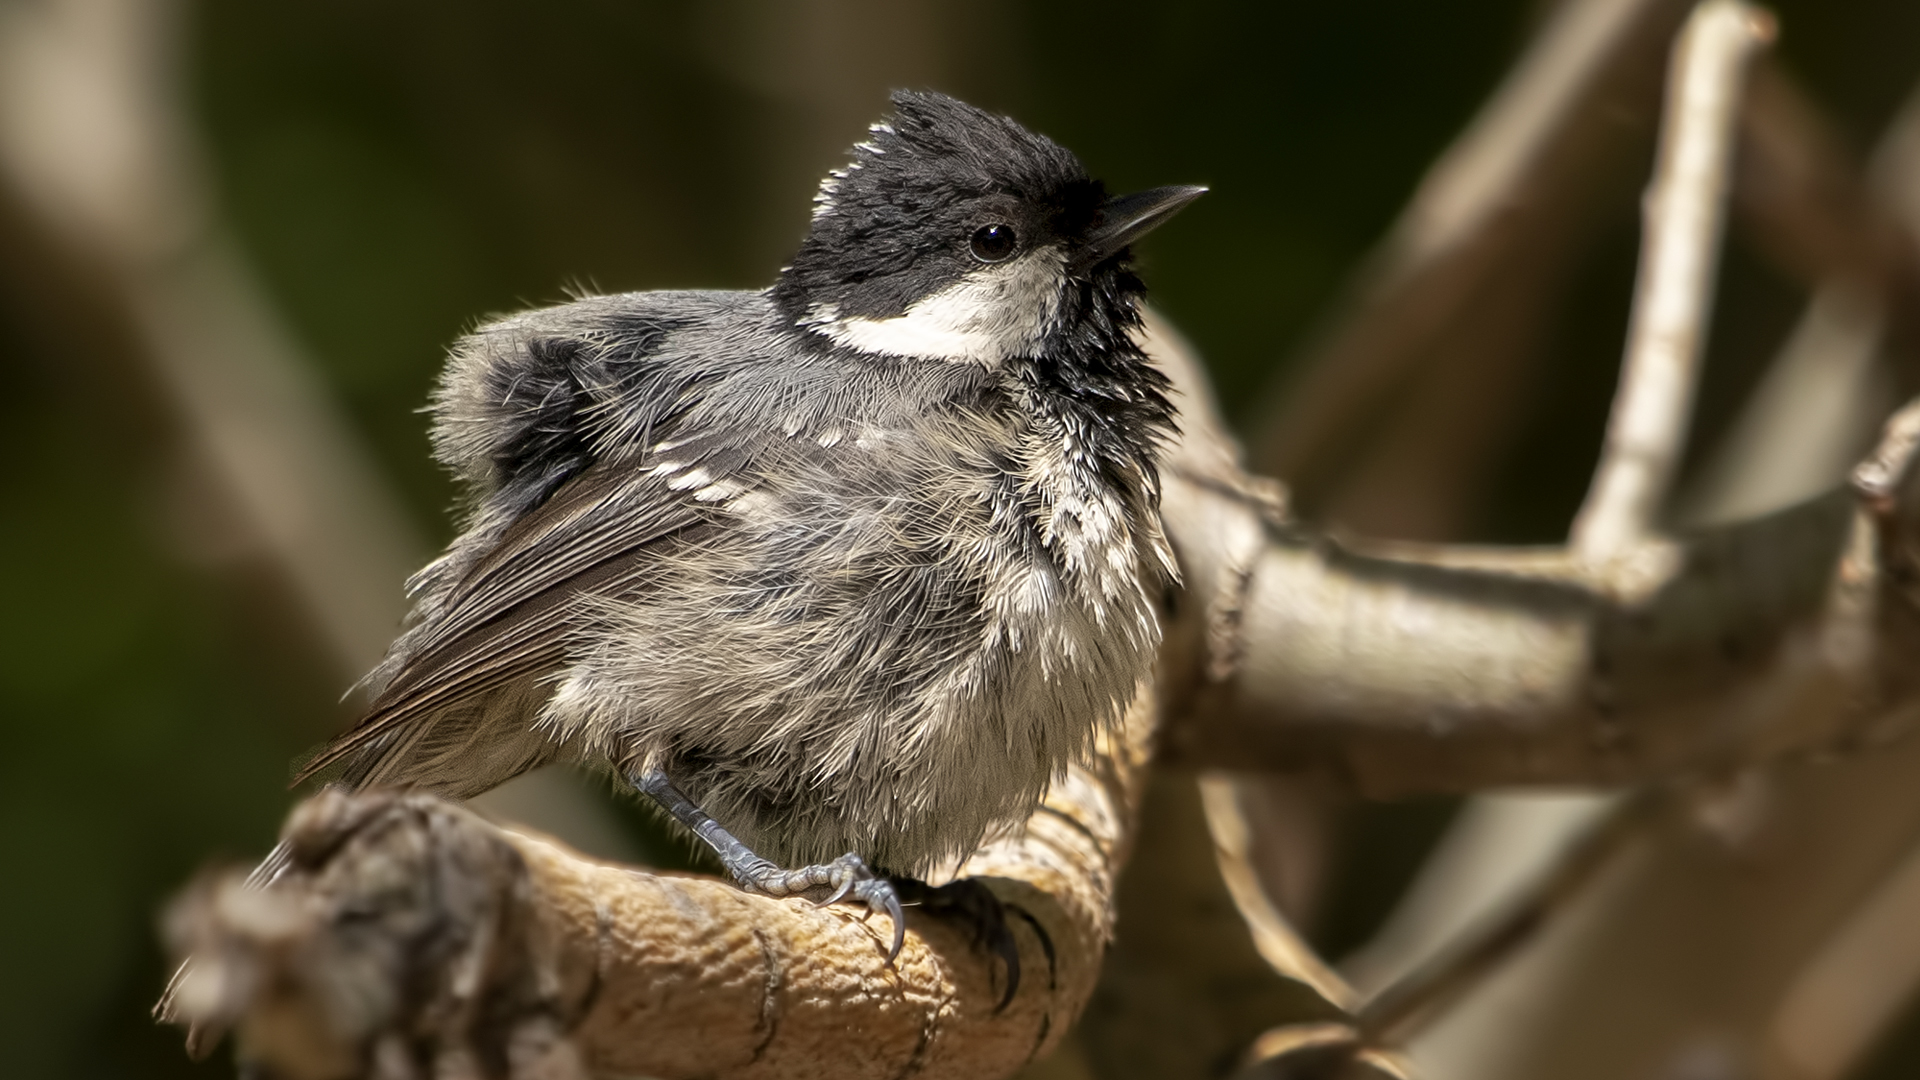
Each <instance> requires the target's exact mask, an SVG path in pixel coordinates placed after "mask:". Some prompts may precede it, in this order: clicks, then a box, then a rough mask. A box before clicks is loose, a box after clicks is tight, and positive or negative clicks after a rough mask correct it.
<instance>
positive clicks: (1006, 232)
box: [973, 224, 1020, 263]
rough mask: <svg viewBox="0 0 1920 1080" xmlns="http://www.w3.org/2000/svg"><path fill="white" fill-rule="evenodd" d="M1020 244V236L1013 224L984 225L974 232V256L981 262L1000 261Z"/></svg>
mask: <svg viewBox="0 0 1920 1080" xmlns="http://www.w3.org/2000/svg"><path fill="white" fill-rule="evenodd" d="M1019 246H1020V238H1019V237H1018V236H1015V235H1014V233H1013V226H1011V225H1000V224H994V225H982V226H980V227H979V228H978V229H976V230H974V233H973V257H974V258H976V259H979V260H980V261H981V262H988V263H996V262H1000V261H1002V260H1004V259H1006V258H1007V256H1009V255H1012V254H1013V249H1014V248H1016V247H1019Z"/></svg>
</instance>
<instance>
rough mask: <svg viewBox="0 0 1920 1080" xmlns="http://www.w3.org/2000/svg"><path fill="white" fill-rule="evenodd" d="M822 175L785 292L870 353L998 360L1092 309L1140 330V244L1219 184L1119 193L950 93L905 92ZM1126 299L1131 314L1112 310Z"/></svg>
mask: <svg viewBox="0 0 1920 1080" xmlns="http://www.w3.org/2000/svg"><path fill="white" fill-rule="evenodd" d="M893 104H894V110H895V111H894V114H893V115H892V116H891V117H889V118H888V119H886V120H884V121H882V122H880V123H878V124H875V125H873V127H872V128H871V130H870V133H869V135H870V137H869V138H868V139H867V141H865V142H862V143H860V144H859V145H857V146H856V147H855V148H854V159H853V161H852V162H851V163H850V164H848V165H847V166H846V167H845V168H844V169H839V170H836V171H835V172H833V173H832V174H831V175H829V176H828V177H827V179H826V180H825V181H823V182H822V183H821V185H820V194H819V195H818V196H817V197H816V199H815V203H816V205H815V209H814V213H813V226H812V229H811V230H810V231H809V232H808V234H807V238H806V240H805V241H804V242H803V243H802V244H801V245H800V250H799V252H798V253H797V254H796V255H795V256H794V259H793V263H792V265H790V266H788V267H787V268H786V269H785V270H783V271H782V272H781V275H780V281H779V283H778V284H777V285H775V286H774V291H773V296H774V300H775V302H776V303H777V304H778V305H779V306H780V309H781V310H782V311H783V312H784V313H785V314H786V315H787V316H788V317H789V318H791V319H792V320H793V321H794V323H795V324H796V325H797V326H799V327H801V328H803V329H805V330H808V331H810V332H813V333H816V334H820V335H822V336H824V337H826V338H828V339H830V340H832V341H834V342H836V343H838V344H841V345H844V346H847V347H850V348H854V349H857V350H860V351H862V352H868V353H876V354H886V355H895V356H909V357H920V358H925V359H937V360H950V361H956V362H974V363H980V364H984V365H987V366H990V367H991V366H997V365H999V364H1001V363H1003V362H1005V361H1006V360H1008V359H1010V358H1013V357H1019V356H1039V355H1044V354H1046V353H1047V351H1048V349H1049V341H1050V339H1052V338H1054V337H1056V336H1057V335H1064V336H1068V337H1070V336H1072V335H1073V334H1074V333H1075V332H1076V327H1075V325H1074V323H1075V322H1076V321H1083V320H1087V319H1092V320H1096V321H1101V322H1105V323H1108V324H1110V325H1111V324H1116V323H1117V324H1119V325H1122V326H1125V325H1131V322H1132V316H1133V313H1132V305H1133V302H1134V297H1135V296H1136V295H1137V294H1138V292H1139V284H1138V282H1137V280H1136V279H1134V278H1133V276H1132V274H1131V273H1130V272H1129V271H1128V270H1127V268H1126V265H1125V264H1126V256H1127V250H1128V245H1129V244H1130V243H1132V242H1133V241H1134V240H1135V239H1138V238H1139V237H1140V236H1142V235H1143V234H1145V233H1146V232H1147V231H1148V230H1149V229H1152V228H1153V227H1154V226H1155V225H1158V224H1160V223H1161V222H1163V221H1165V220H1166V219H1167V218H1169V217H1171V216H1173V214H1174V213H1175V212H1176V211H1178V210H1179V209H1180V208H1181V207H1183V206H1185V205H1186V204H1187V203H1189V202H1192V201H1193V200H1194V198H1196V197H1197V196H1199V195H1200V193H1201V192H1203V191H1205V190H1206V189H1205V188H1200V187H1166V188H1156V189H1154V190H1152V191H1145V192H1141V193H1139V194H1135V195H1124V196H1120V197H1117V198H1109V197H1108V196H1107V193H1106V189H1105V188H1104V187H1103V186H1102V185H1101V183H1100V182H1099V181H1098V180H1093V179H1091V178H1089V177H1088V176H1087V173H1086V170H1085V169H1084V168H1082V167H1081V165H1080V162H1079V160H1078V159H1077V158H1075V157H1074V156H1073V155H1072V154H1071V153H1069V152H1067V151H1066V150H1064V149H1062V148H1061V147H1059V146H1057V145H1055V144H1054V143H1053V142H1052V141H1050V140H1048V139H1046V138H1044V137H1042V136H1039V135H1035V134H1033V133H1032V132H1030V131H1027V130H1026V129H1025V128H1022V127H1021V126H1020V125H1018V124H1016V123H1014V122H1013V121H1012V120H1009V119H1007V118H1005V117H1000V116H994V115H993V114H991V113H987V112H983V111H982V110H980V109H976V108H974V107H973V106H971V105H967V104H965V103H963V102H959V101H956V100H954V99H953V98H950V97H947V96H945V95H942V94H934V93H920V92H910V91H899V92H896V93H895V94H894V95H893ZM1114 305H1123V306H1125V308H1126V310H1125V311H1123V312H1113V311H1103V310H1098V309H1100V308H1102V307H1112V306H1114Z"/></svg>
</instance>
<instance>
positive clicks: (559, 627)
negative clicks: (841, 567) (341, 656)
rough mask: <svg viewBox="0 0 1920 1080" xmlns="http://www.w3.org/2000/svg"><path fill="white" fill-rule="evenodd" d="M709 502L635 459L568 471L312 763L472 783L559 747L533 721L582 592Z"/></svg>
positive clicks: (648, 556) (396, 777)
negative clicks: (696, 500) (700, 502)
mask: <svg viewBox="0 0 1920 1080" xmlns="http://www.w3.org/2000/svg"><path fill="white" fill-rule="evenodd" d="M708 520H709V519H708V517H707V516H706V512H705V511H704V510H703V509H701V508H699V507H697V506H696V505H694V504H692V503H691V502H690V501H688V500H686V499H684V498H682V497H680V496H679V495H678V493H676V492H672V491H669V490H667V489H666V488H665V487H664V486H663V485H662V484H660V483H659V482H658V480H657V479H655V478H653V477H650V476H648V475H646V474H644V473H642V472H640V471H638V470H635V469H633V468H631V467H622V466H614V467H606V466H599V467H595V468H591V469H589V470H588V471H587V472H585V473H583V474H582V475H581V476H579V477H578V478H576V479H575V480H572V481H570V482H568V483H567V484H566V485H565V486H563V487H562V488H561V489H560V490H559V491H558V492H556V493H555V494H554V495H553V496H552V497H551V498H550V499H548V500H547V501H546V502H544V503H542V504H541V505H540V506H539V507H538V508H536V509H535V510H533V511H531V512H530V513H528V514H527V515H525V516H524V517H523V518H521V519H520V520H519V521H517V522H515V524H514V525H513V527H512V528H510V529H509V530H508V531H507V533H506V535H505V536H503V537H502V538H501V539H500V541H499V542H498V543H497V544H496V545H495V546H494V547H493V548H492V549H491V550H490V551H488V552H487V554H486V555H485V557H484V558H482V559H481V560H480V561H479V562H477V563H476V564H475V565H474V566H472V567H471V568H470V569H469V570H468V572H467V573H466V574H465V575H463V577H462V578H461V580H460V581H459V582H458V584H457V585H456V586H455V587H454V588H453V589H452V590H451V595H449V596H448V597H447V598H446V599H445V600H443V601H442V602H441V603H440V604H439V605H438V610H437V614H436V615H435V616H434V617H433V618H431V619H430V620H428V621H426V622H423V623H422V624H421V625H419V626H418V627H416V628H415V630H414V631H413V632H412V633H410V634H409V635H408V636H407V637H406V638H403V639H402V642H401V645H400V647H399V649H398V650H397V651H400V652H402V653H403V654H404V656H403V659H402V662H401V663H400V664H399V665H398V667H397V670H396V671H395V672H394V674H393V676H392V678H391V679H390V680H389V681H388V682H387V684H386V686H385V687H384V688H383V689H382V690H381V691H380V692H379V694H378V695H377V696H376V697H375V698H374V700H373V702H372V703H371V705H370V706H369V707H368V710H367V714H366V716H365V717H364V718H363V719H362V720H361V721H360V723H359V724H358V725H356V726H355V727H354V728H353V730H351V731H349V732H347V733H346V734H345V735H343V736H341V737H340V738H339V739H337V740H335V742H334V743H333V744H332V745H330V746H329V747H327V749H326V750H324V751H323V752H322V753H321V754H320V755H319V756H318V757H316V758H315V759H314V760H313V761H312V762H310V763H308V765H307V766H306V768H305V770H304V771H303V773H302V776H301V779H305V778H306V777H307V776H311V775H314V774H315V773H318V772H320V771H323V770H325V769H327V768H328V767H329V766H332V765H334V764H337V763H339V762H342V761H346V762H347V768H346V772H345V774H344V776H343V777H342V779H343V780H345V781H346V782H347V783H349V784H351V785H353V786H355V787H361V786H370V785H375V784H407V785H415V786H421V787H426V788H428V789H430V790H434V791H437V792H442V793H444V794H448V795H452V796H456V797H462V798H464V797H468V796H471V795H475V794H478V793H480V792H482V791H485V790H487V789H488V788H491V787H493V786H495V785H497V784H500V783H502V782H504V781H506V780H508V779H511V778H512V777H513V776H514V775H516V774H518V773H520V772H522V771H525V770H526V769H528V768H532V767H534V766H536V765H539V764H541V763H542V762H543V761H545V760H547V759H548V758H549V757H551V756H552V755H553V754H554V753H555V752H557V750H558V749H559V748H558V747H556V746H554V745H553V744H552V742H551V740H549V739H548V738H547V737H546V736H545V735H544V734H541V733H539V732H537V731H535V730H533V720H534V718H535V717H536V716H537V715H538V713H539V709H540V706H541V704H542V703H543V702H544V701H545V699H546V697H547V695H548V693H549V692H550V690H551V685H550V679H549V677H550V676H552V675H554V674H555V673H557V672H559V671H560V670H562V669H563V668H564V667H565V666H566V665H567V663H568V660H569V655H568V651H569V646H570V644H571V640H572V630H573V626H574V620H576V619H577V617H578V615H579V612H580V610H581V607H582V605H583V602H585V601H586V600H588V598H590V597H592V596H595V595H605V594H609V593H617V592H619V591H621V590H622V589H623V587H624V586H625V585H626V584H627V583H628V582H630V581H631V580H633V579H634V578H635V577H637V576H640V575H643V574H644V573H645V570H646V567H647V564H648V563H649V562H650V561H651V560H652V558H653V557H654V553H653V551H652V549H653V547H654V546H655V545H657V544H658V543H659V542H661V541H662V540H665V539H667V538H669V537H673V536H676V535H679V534H682V533H684V532H686V531H688V530H691V529H696V528H698V527H700V526H702V525H703V524H705V523H706V522H707V521H708Z"/></svg>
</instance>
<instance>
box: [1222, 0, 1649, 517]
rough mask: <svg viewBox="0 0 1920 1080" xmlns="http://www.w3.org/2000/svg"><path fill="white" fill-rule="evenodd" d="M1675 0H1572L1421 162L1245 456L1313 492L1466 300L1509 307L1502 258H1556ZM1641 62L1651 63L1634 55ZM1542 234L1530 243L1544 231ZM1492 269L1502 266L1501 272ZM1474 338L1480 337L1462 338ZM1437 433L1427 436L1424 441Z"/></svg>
mask: <svg viewBox="0 0 1920 1080" xmlns="http://www.w3.org/2000/svg"><path fill="white" fill-rule="evenodd" d="M1686 10H1687V5H1686V4H1684V3H1682V2H1679V0H1571V2H1568V3H1565V4H1560V5H1557V6H1556V10H1555V11H1554V12H1553V14H1552V15H1551V17H1550V19H1549V21H1548V23H1547V25H1546V26H1545V27H1544V28H1543V29H1542V30H1541V31H1540V33H1539V35H1538V36H1537V37H1536V38H1535V40H1534V42H1533V43H1532V44H1531V45H1530V46H1529V47H1528V49H1527V52H1526V54H1525V56H1524V57H1523V58H1522V59H1521V60H1520V62H1519V63H1518V64H1517V65H1516V66H1515V68H1514V69H1513V72H1512V73H1511V74H1510V75H1509V76H1508V78H1507V79H1506V81H1505V82H1504V83H1503V84H1502V85H1501V87H1500V89H1499V90H1498V92H1497V93H1496V95H1495V96H1494V98H1493V99H1492V100H1491V101H1490V102H1489V103H1488V104H1487V105H1486V106H1485V107H1484V108H1483V109H1482V110H1481V111H1480V113H1479V115H1477V116H1476V117H1475V118H1474V121H1473V124H1472V126H1471V127H1470V128H1469V129H1468V130H1467V131H1466V132H1465V133H1464V134H1462V135H1461V136H1460V137H1459V138H1458V139H1456V140H1455V141H1454V143H1453V145H1452V146H1451V147H1449V149H1448V150H1447V153H1446V155H1445V156H1444V157H1443V158H1442V159H1441V160H1440V161H1439V162H1437V163H1435V164H1434V166H1433V167H1432V168H1431V169H1430V170H1428V172H1427V175H1426V177H1425V178H1424V179H1423V180H1422V182H1421V185H1420V188H1419V190H1418V192H1416V194H1415V195H1414V197H1413V199H1412V201H1411V202H1410V203H1409V204H1408V206H1407V209H1406V210H1405V211H1404V212H1403V213H1402V214H1401V217H1400V219H1399V220H1398V221H1396V222H1395V223H1394V226H1393V229H1392V231H1391V232H1390V234H1389V235H1388V237H1387V239H1386V240H1384V241H1383V242H1382V244H1381V245H1380V247H1379V249H1378V250H1377V251H1376V252H1375V253H1374V255H1373V256H1371V258H1370V261H1369V265H1368V267H1367V269H1366V271H1365V272H1364V273H1363V274H1362V276H1361V279H1360V282H1359V284H1358V286H1357V288H1356V289H1355V292H1354V295H1353V296H1351V297H1350V298H1349V299H1348V300H1347V301H1346V302H1345V303H1343V305H1342V306H1341V309H1340V310H1339V311H1338V313H1337V317H1336V318H1334V319H1333V320H1332V321H1331V322H1330V324H1329V327H1330V329H1328V330H1327V331H1326V332H1324V333H1323V334H1322V335H1321V337H1320V339H1319V340H1318V341H1317V342H1316V343H1315V344H1314V345H1313V346H1312V347H1311V348H1310V349H1309V350H1308V352H1307V355H1306V356H1305V358H1304V359H1303V360H1302V361H1301V362H1300V363H1299V365H1297V368H1298V372H1297V375H1296V376H1295V377H1294V378H1292V379H1290V380H1289V381H1288V383H1287V385H1286V387H1285V392H1284V394H1282V395H1281V396H1279V397H1278V398H1277V405H1276V407H1275V408H1274V409H1273V410H1271V414H1270V415H1269V416H1268V417H1266V418H1264V422H1263V425H1262V428H1263V432H1264V434H1263V435H1262V436H1261V438H1260V440H1259V442H1258V448H1257V450H1256V452H1255V454H1254V461H1255V463H1256V465H1257V467H1258V469H1259V470H1260V471H1262V472H1265V473H1267V474H1269V475H1273V476H1279V477H1283V478H1285V479H1286V480H1287V481H1288V482H1289V483H1291V484H1293V485H1295V486H1296V487H1297V488H1299V489H1300V490H1301V491H1302V492H1303V494H1305V495H1307V496H1313V497H1317V496H1318V495H1319V493H1320V492H1321V491H1322V489H1323V488H1324V487H1325V486H1326V485H1327V484H1328V483H1329V482H1330V481H1331V479H1332V478H1333V474H1334V473H1335V471H1336V470H1337V468H1338V465H1339V459H1340V458H1341V456H1342V455H1343V454H1344V453H1345V452H1346V448H1347V447H1348V446H1349V445H1350V443H1351V442H1352V440H1353V439H1354V438H1355V437H1356V435H1357V434H1358V433H1359V431H1360V430H1361V429H1362V428H1363V426H1364V422H1365V421H1366V420H1367V419H1368V418H1369V417H1370V416H1371V415H1372V414H1373V413H1375V412H1376V411H1378V410H1379V409H1380V408H1381V407H1382V405H1383V403H1384V402H1385V401H1386V400H1387V399H1388V398H1390V397H1392V396H1393V394H1394V393H1395V389H1396V388H1397V387H1401V386H1404V385H1406V384H1407V382H1408V380H1409V378H1410V377H1411V375H1412V374H1413V372H1414V369H1415V368H1416V367H1417V366H1418V365H1419V364H1420V363H1422V362H1423V361H1425V360H1428V359H1432V358H1433V357H1434V356H1435V353H1434V351H1433V350H1432V349H1431V348H1430V346H1431V344H1432V342H1433V341H1434V340H1435V339H1436V337H1438V336H1439V335H1441V334H1442V333H1443V331H1444V330H1445V329H1446V328H1447V327H1449V326H1451V325H1453V324H1454V323H1455V322H1456V321H1459V320H1461V319H1462V317H1463V315H1464V313H1466V312H1467V311H1469V310H1472V311H1473V312H1475V320H1474V321H1475V322H1476V323H1478V322H1481V321H1484V319H1485V318H1487V317H1498V316H1493V314H1492V313H1493V312H1494V310H1495V309H1498V310H1499V311H1501V312H1510V311H1512V310H1514V308H1515V305H1512V304H1511V303H1508V302H1507V299H1506V297H1505V296H1504V290H1503V289H1496V288H1490V287H1489V283H1490V281H1492V280H1493V279H1494V276H1495V275H1496V272H1498V271H1500V270H1501V269H1502V268H1503V267H1508V266H1509V265H1510V264H1515V263H1523V264H1526V265H1525V266H1523V267H1520V268H1518V269H1517V270H1516V272H1515V274H1514V275H1513V278H1512V280H1515V281H1518V282H1519V283H1521V284H1523V285H1524V284H1525V283H1526V282H1527V281H1529V280H1531V279H1535V278H1538V277H1540V276H1541V275H1540V274H1539V273H1538V272H1537V271H1538V266H1537V265H1535V264H1537V263H1541V262H1546V263H1554V262H1558V261H1563V260H1561V256H1560V253H1561V250H1562V247H1563V245H1564V244H1565V242H1566V235H1565V234H1566V233H1567V230H1566V229H1564V228H1561V227H1560V226H1562V225H1564V224H1565V222H1566V220H1567V219H1568V218H1569V217H1570V216H1572V215H1574V214H1575V213H1576V211H1575V208H1576V207H1578V206H1580V205H1581V204H1582V203H1584V202H1586V201H1587V195H1588V192H1589V190H1590V188H1591V182H1592V178H1593V177H1594V176H1595V175H1596V174H1597V173H1598V172H1599V171H1600V170H1599V169H1598V168H1597V165H1598V163H1599V162H1601V161H1603V160H1604V159H1606V158H1607V157H1608V156H1609V154H1610V152H1611V151H1612V149H1613V147H1614V146H1615V145H1616V143H1617V142H1618V141H1619V140H1620V139H1621V137H1622V132H1621V125H1620V124H1619V122H1618V116H1619V113H1620V112H1621V111H1622V110H1623V109H1624V110H1625V111H1628V112H1632V111H1635V110H1634V109H1633V107H1632V106H1631V105H1623V99H1624V100H1625V101H1630V102H1637V101H1638V100H1639V98H1640V97H1641V96H1643V95H1644V96H1645V97H1646V98H1647V100H1648V102H1649V107H1651V102H1652V100H1653V98H1654V95H1655V94H1657V92H1658V71H1657V61H1655V62H1654V63H1647V62H1645V61H1646V60H1647V59H1648V58H1657V57H1658V56H1659V55H1660V53H1661V50H1662V49H1663V47H1664V44H1665V43H1666V41H1667V40H1668V39H1669V38H1670V37H1671V36H1672V33H1673V31H1674V29H1675V28H1676V27H1678V26H1679V25H1680V22H1681V19H1682V18H1683V17H1684V16H1685V13H1686ZM1643 68H1644V69H1645V70H1644V71H1643V70H1642V69H1643ZM1540 244H1546V245H1548V247H1547V249H1546V250H1539V249H1538V245H1540ZM1499 280H1500V281H1502V282H1505V281H1508V280H1509V278H1507V277H1500V278H1499ZM1458 351H1460V352H1463V353H1467V354H1471V353H1473V352H1476V351H1478V350H1477V349H1474V348H1467V349H1463V350H1458ZM1434 450H1435V448H1433V447H1428V448H1426V452H1428V453H1432V452H1434Z"/></svg>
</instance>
